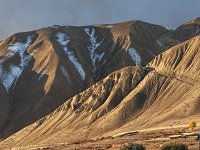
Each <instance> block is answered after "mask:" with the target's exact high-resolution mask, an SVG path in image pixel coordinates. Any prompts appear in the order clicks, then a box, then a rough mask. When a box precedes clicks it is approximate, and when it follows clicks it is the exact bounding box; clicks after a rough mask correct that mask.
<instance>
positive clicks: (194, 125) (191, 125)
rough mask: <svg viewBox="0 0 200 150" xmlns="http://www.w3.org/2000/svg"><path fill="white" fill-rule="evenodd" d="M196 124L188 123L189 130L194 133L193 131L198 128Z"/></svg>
mask: <svg viewBox="0 0 200 150" xmlns="http://www.w3.org/2000/svg"><path fill="white" fill-rule="evenodd" d="M196 125H197V124H196V122H195V121H190V122H188V126H189V128H190V129H191V130H192V131H193V129H194V128H195V127H196Z"/></svg>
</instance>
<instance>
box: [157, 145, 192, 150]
mask: <svg viewBox="0 0 200 150" xmlns="http://www.w3.org/2000/svg"><path fill="white" fill-rule="evenodd" d="M161 150H188V147H187V145H185V144H167V145H164V146H163V147H162V149H161Z"/></svg>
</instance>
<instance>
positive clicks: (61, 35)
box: [56, 32, 86, 80]
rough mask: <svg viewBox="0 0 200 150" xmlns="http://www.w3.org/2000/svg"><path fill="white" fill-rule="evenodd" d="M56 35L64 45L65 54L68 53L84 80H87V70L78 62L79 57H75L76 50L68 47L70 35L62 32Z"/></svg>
mask: <svg viewBox="0 0 200 150" xmlns="http://www.w3.org/2000/svg"><path fill="white" fill-rule="evenodd" d="M56 37H57V41H58V43H59V44H60V45H61V46H62V47H63V50H64V52H65V54H66V55H67V57H68V58H69V60H70V61H71V62H72V63H73V65H74V66H75V68H76V69H77V71H78V72H79V74H80V76H81V78H82V80H85V76H86V74H85V71H84V69H83V67H82V65H81V64H80V63H79V62H78V59H77V58H76V57H75V55H74V52H73V51H71V50H69V49H68V48H67V44H68V43H69V42H70V38H69V37H68V36H66V34H64V33H61V32H58V33H57V34H56Z"/></svg>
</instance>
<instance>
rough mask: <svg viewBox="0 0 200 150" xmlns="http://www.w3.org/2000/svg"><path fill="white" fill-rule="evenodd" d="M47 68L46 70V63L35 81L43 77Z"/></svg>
mask: <svg viewBox="0 0 200 150" xmlns="http://www.w3.org/2000/svg"><path fill="white" fill-rule="evenodd" d="M47 70H48V65H46V66H45V67H44V68H43V69H42V71H41V73H40V75H39V77H38V79H37V81H40V80H41V79H42V78H43V77H44V75H45V74H46V73H47Z"/></svg>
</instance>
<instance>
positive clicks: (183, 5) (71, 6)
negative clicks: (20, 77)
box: [0, 0, 200, 39]
mask: <svg viewBox="0 0 200 150" xmlns="http://www.w3.org/2000/svg"><path fill="white" fill-rule="evenodd" d="M196 17H200V0H0V39H4V38H6V37H8V36H10V35H11V34H14V33H16V32H23V31H30V30H34V29H38V28H42V27H47V26H52V25H55V24H57V25H76V26H77V25H89V24H104V23H106V24H107V23H116V22H123V21H129V20H142V21H145V22H149V23H154V24H159V25H162V26H165V27H166V28H172V29H175V28H176V27H178V26H179V25H181V24H182V23H184V22H186V21H188V20H191V19H194V18H196Z"/></svg>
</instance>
